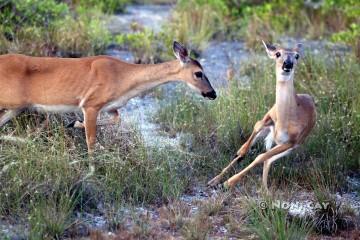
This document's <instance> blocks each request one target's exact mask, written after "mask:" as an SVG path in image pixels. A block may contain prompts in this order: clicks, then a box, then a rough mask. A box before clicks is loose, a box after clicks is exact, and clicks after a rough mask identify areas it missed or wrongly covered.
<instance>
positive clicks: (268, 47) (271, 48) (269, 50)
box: [262, 41, 277, 59]
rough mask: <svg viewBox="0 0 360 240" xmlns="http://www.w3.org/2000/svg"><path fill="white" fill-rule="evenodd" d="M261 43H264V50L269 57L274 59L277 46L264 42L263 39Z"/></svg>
mask: <svg viewBox="0 0 360 240" xmlns="http://www.w3.org/2000/svg"><path fill="white" fill-rule="evenodd" d="M262 43H263V44H264V47H265V50H266V52H267V54H268V56H269V58H271V59H275V58H276V51H277V48H276V47H275V46H274V45H271V44H267V43H265V42H264V41H262Z"/></svg>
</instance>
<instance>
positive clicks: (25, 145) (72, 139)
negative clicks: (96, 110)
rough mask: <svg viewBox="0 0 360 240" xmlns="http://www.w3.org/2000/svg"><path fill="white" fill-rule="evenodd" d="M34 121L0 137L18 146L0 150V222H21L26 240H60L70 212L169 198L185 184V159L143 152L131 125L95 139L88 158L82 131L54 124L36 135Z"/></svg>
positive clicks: (18, 123) (147, 149)
mask: <svg viewBox="0 0 360 240" xmlns="http://www.w3.org/2000/svg"><path fill="white" fill-rule="evenodd" d="M37 121H38V120H37V118H34V117H33V116H30V117H28V116H22V117H20V118H18V119H17V120H15V122H14V123H13V124H10V125H9V126H7V127H6V128H5V129H3V130H2V131H1V135H5V134H9V133H13V134H15V135H16V136H18V137H21V138H23V139H26V140H25V142H8V141H3V142H2V143H1V145H0V148H1V153H0V159H1V161H0V181H1V184H2V186H1V189H0V216H2V217H6V216H7V217H16V216H19V217H23V218H25V219H28V220H29V224H30V235H31V236H33V237H34V239H36V238H45V237H46V238H50V237H54V238H60V237H61V236H63V234H64V232H65V230H66V229H68V228H69V227H70V226H71V225H72V224H73V223H74V219H75V218H74V217H75V215H74V213H75V212H78V211H80V212H82V211H85V212H92V211H97V205H98V204H99V203H100V202H101V203H102V204H104V206H107V207H108V209H110V210H111V207H112V206H118V207H119V206H122V205H124V204H150V203H155V202H157V203H159V202H163V201H168V200H170V199H173V198H176V197H178V196H179V195H180V194H181V193H182V192H183V191H184V189H185V188H186V187H187V185H188V183H189V181H190V179H191V175H192V171H191V168H190V167H189V162H192V158H193V156H191V155H187V154H184V153H182V152H178V151H177V150H171V149H157V148H153V147H145V145H144V142H143V139H142V138H141V136H140V135H139V134H138V132H137V130H136V127H132V128H131V129H130V133H118V134H117V135H114V134H111V132H112V131H113V130H109V132H103V133H100V134H98V140H99V142H100V144H101V145H103V146H104V148H105V150H98V151H97V152H96V154H95V155H94V156H93V157H92V158H88V156H87V154H86V147H85V144H84V136H83V134H84V133H83V132H82V131H80V132H79V130H76V131H73V130H68V129H65V128H64V127H63V126H62V124H61V121H59V120H56V119H55V120H54V119H53V120H52V123H51V125H50V127H49V128H47V129H42V130H36V129H37V127H38V125H36V124H35V122H37ZM79 134H81V135H80V136H79ZM184 172H187V173H188V174H183V173H184ZM109 224H111V221H109ZM109 227H111V226H109Z"/></svg>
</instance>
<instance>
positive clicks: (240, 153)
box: [208, 111, 272, 187]
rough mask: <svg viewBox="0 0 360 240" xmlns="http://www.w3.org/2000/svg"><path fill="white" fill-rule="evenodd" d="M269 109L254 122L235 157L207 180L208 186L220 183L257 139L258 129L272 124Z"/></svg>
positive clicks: (260, 129)
mask: <svg viewBox="0 0 360 240" xmlns="http://www.w3.org/2000/svg"><path fill="white" fill-rule="evenodd" d="M269 113H270V111H269V112H268V113H266V114H265V116H264V117H263V119H262V120H260V121H258V122H256V124H255V126H254V130H253V132H252V133H251V135H250V137H249V138H248V140H247V141H246V142H245V143H244V144H243V145H242V146H241V148H240V149H239V150H238V151H237V153H236V157H235V158H234V159H233V160H232V161H231V162H230V164H229V165H228V166H227V167H225V168H224V169H223V170H222V171H221V173H220V174H218V175H217V176H216V177H214V178H213V179H211V180H210V181H209V182H208V185H209V186H212V187H213V186H216V185H217V184H219V183H220V181H221V179H222V178H223V176H224V175H225V174H226V173H227V172H228V171H229V169H230V168H231V167H233V165H234V164H235V163H236V162H237V161H238V160H240V159H242V158H244V156H245V155H246V153H247V152H248V151H249V148H250V147H251V146H252V145H253V144H254V142H255V141H256V139H257V135H258V134H259V133H260V131H262V130H263V129H264V127H267V126H269V125H270V124H272V119H271V117H270V114H269Z"/></svg>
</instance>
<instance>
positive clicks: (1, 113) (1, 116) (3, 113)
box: [0, 108, 23, 127]
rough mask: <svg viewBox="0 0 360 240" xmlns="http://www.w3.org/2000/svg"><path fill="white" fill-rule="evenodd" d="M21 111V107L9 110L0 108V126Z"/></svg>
mask: <svg viewBox="0 0 360 240" xmlns="http://www.w3.org/2000/svg"><path fill="white" fill-rule="evenodd" d="M22 111H23V109H19V108H18V109H10V110H5V109H2V110H0V127H2V126H4V125H5V124H6V123H8V122H9V121H10V120H11V119H13V118H14V117H16V116H18V115H19V114H20V113H21V112H22Z"/></svg>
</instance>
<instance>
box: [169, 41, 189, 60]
mask: <svg viewBox="0 0 360 240" xmlns="http://www.w3.org/2000/svg"><path fill="white" fill-rule="evenodd" d="M173 51H174V55H175V57H176V58H177V59H179V60H180V62H181V63H187V62H189V60H190V58H189V53H188V50H187V49H186V47H184V46H183V45H181V44H180V43H178V42H176V41H174V44H173Z"/></svg>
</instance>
